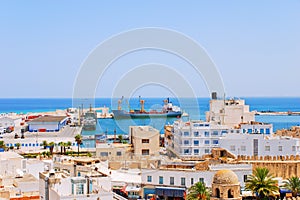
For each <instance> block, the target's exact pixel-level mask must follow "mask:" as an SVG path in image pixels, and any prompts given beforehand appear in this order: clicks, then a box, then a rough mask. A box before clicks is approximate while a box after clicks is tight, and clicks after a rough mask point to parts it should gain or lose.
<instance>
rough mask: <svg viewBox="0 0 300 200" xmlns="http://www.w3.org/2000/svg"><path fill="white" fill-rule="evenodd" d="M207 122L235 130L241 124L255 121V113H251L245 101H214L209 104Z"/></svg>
mask: <svg viewBox="0 0 300 200" xmlns="http://www.w3.org/2000/svg"><path fill="white" fill-rule="evenodd" d="M206 121H207V122H211V123H214V124H220V125H227V126H229V127H230V128H234V127H235V126H237V125H238V124H240V123H250V122H252V121H255V113H254V112H250V110H249V105H245V100H240V99H238V100H236V99H230V100H220V99H212V100H210V102H209V111H208V112H206Z"/></svg>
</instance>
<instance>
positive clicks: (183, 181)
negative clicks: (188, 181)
mask: <svg viewBox="0 0 300 200" xmlns="http://www.w3.org/2000/svg"><path fill="white" fill-rule="evenodd" d="M180 180H181V181H180V184H181V185H182V186H185V178H184V177H181V179H180Z"/></svg>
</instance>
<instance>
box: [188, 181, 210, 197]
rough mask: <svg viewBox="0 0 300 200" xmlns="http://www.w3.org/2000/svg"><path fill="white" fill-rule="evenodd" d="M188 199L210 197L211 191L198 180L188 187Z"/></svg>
mask: <svg viewBox="0 0 300 200" xmlns="http://www.w3.org/2000/svg"><path fill="white" fill-rule="evenodd" d="M186 199H187V200H200V199H202V200H204V199H209V192H208V190H207V188H206V186H205V183H203V182H197V183H196V184H194V185H193V186H191V187H190V188H189V189H188V194H187V196H186Z"/></svg>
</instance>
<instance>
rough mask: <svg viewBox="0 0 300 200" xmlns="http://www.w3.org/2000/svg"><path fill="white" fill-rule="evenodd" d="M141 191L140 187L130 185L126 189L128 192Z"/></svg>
mask: <svg viewBox="0 0 300 200" xmlns="http://www.w3.org/2000/svg"><path fill="white" fill-rule="evenodd" d="M140 190H141V188H140V187H138V186H132V185H128V186H127V187H126V189H125V191H126V192H139V191H140Z"/></svg>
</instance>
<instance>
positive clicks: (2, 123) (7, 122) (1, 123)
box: [0, 117, 15, 128]
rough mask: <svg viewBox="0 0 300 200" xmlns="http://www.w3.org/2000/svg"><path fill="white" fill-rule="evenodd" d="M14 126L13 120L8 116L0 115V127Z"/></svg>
mask: <svg viewBox="0 0 300 200" xmlns="http://www.w3.org/2000/svg"><path fill="white" fill-rule="evenodd" d="M14 126H15V120H14V119H12V118H10V117H1V118H0V127H3V128H8V127H14Z"/></svg>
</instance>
